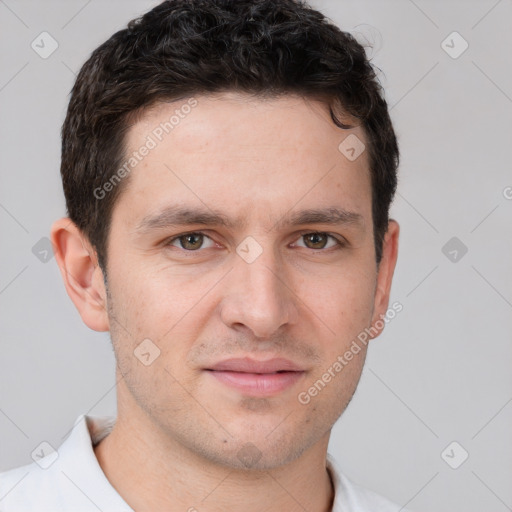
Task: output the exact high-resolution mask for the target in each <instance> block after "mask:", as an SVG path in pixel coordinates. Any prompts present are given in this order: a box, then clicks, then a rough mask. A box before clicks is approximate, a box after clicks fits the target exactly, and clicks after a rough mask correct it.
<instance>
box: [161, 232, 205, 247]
mask: <svg viewBox="0 0 512 512" xmlns="http://www.w3.org/2000/svg"><path fill="white" fill-rule="evenodd" d="M205 239H207V240H210V238H209V237H208V236H206V235H203V234H202V233H186V234H184V235H180V236H177V237H176V238H173V239H172V240H170V241H169V244H168V245H172V246H174V247H177V248H178V249H185V250H187V251H197V250H198V249H201V248H202V247H203V244H204V242H205ZM177 244H179V245H177ZM210 246H211V244H210Z"/></svg>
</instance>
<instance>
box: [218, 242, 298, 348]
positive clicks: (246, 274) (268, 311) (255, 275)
mask: <svg viewBox="0 0 512 512" xmlns="http://www.w3.org/2000/svg"><path fill="white" fill-rule="evenodd" d="M235 256H236V257H235V263H234V268H233V270H232V271H231V272H229V274H228V275H227V276H226V281H225V282H224V289H223V298H222V301H221V305H220V315H221V319H222V321H223V323H224V324H225V325H226V326H228V327H229V328H231V329H235V330H238V331H243V330H247V329H249V330H250V331H251V332H250V333H249V334H250V335H251V336H252V337H255V338H261V339H269V338H271V337H272V335H275V333H276V332H278V331H279V329H282V328H283V327H284V326H286V325H292V324H294V323H296V321H297V318H298V311H297V302H298V297H297V295H296V294H295V292H294V291H293V283H292V282H291V277H290V273H288V274H287V273H286V272H285V268H284V265H283V262H282V261H281V260H280V259H279V258H276V256H275V255H274V254H273V251H272V250H270V249H264V250H263V252H262V253H261V254H260V256H259V257H258V258H257V259H256V260H255V261H253V262H251V263H248V262H247V261H245V260H244V259H243V258H241V257H239V256H238V255H235ZM246 334H247V333H246Z"/></svg>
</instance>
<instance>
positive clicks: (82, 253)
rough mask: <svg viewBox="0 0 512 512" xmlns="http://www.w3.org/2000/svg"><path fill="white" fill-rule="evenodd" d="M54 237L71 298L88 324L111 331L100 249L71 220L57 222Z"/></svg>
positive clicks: (52, 231) (54, 225)
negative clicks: (97, 249)
mask: <svg viewBox="0 0 512 512" xmlns="http://www.w3.org/2000/svg"><path fill="white" fill-rule="evenodd" d="M51 240H52V244H53V250H54V253H55V259H56V261H57V264H58V265H59V268H60V272H61V274H62V279H63V281H64V285H65V287H66V291H67V292H68V295H69V297H70V298H71V300H72V301H73V303H74V304H75V306H76V308H77V309H78V312H79V313H80V316H81V317H82V320H83V321H84V323H85V324H86V325H87V326H88V327H90V328H91V329H93V330H94V331H108V330H109V323H108V314H107V298H106V296H107V294H106V290H105V284H104V281H103V272H102V270H101V268H100V266H99V265H98V259H97V254H96V251H95V250H94V249H93V247H92V246H91V244H90V243H89V241H88V240H87V238H86V237H85V236H84V235H83V234H82V232H81V231H80V230H79V229H78V227H77V226H76V224H74V223H73V222H72V221H71V219H69V218H67V217H64V218H62V219H59V220H57V221H55V222H54V224H53V225H52V229H51Z"/></svg>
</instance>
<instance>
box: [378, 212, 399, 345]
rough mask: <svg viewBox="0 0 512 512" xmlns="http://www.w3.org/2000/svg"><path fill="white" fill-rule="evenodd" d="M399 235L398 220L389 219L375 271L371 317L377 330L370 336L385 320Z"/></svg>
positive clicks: (380, 328) (382, 327)
mask: <svg viewBox="0 0 512 512" xmlns="http://www.w3.org/2000/svg"><path fill="white" fill-rule="evenodd" d="M399 235H400V226H399V224H398V222H396V221H395V220H393V219H390V221H389V224H388V229H387V231H386V234H385V236H384V243H383V246H382V259H381V262H380V265H379V270H378V273H377V283H376V288H375V297H374V309H373V317H372V327H373V328H374V329H373V330H376V331H378V332H377V334H375V335H373V336H372V338H376V337H377V336H379V335H380V334H381V332H382V331H383V330H384V325H385V322H384V321H383V320H382V319H383V318H384V317H385V315H386V312H387V308H388V305H389V296H390V293H391V283H392V280H393V274H394V271H395V266H396V261H397V259H398V237H399Z"/></svg>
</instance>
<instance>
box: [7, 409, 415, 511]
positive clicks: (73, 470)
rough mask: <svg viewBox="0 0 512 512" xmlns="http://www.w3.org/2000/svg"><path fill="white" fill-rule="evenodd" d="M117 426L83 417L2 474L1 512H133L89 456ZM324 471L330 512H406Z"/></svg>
mask: <svg viewBox="0 0 512 512" xmlns="http://www.w3.org/2000/svg"><path fill="white" fill-rule="evenodd" d="M115 420H116V418H115V417H114V416H105V417H96V416H86V415H84V414H82V415H80V416H79V417H78V419H77V420H76V422H75V426H74V427H73V430H72V431H71V434H70V435H69V436H68V437H67V439H66V440H65V441H64V442H63V443H62V445H61V446H60V448H59V449H58V450H57V451H53V450H52V448H51V447H50V445H48V444H46V445H45V444H43V445H40V447H39V448H38V449H36V450H35V452H34V453H33V458H34V460H35V461H34V462H32V463H31V464H27V465H26V466H21V467H18V468H14V469H10V470H8V471H5V472H3V473H0V512H98V511H102V512H133V509H132V508H130V507H129V506H128V505H127V503H126V502H125V501H124V500H123V498H122V497H121V496H120V495H119V494H118V492H117V491H116V490H115V489H114V487H112V485H111V484H110V482H109V481H108V479H107V477H106V476H105V474H104V473H103V471H102V469H101V466H100V465H99V463H98V460H97V459H96V456H95V454H94V450H93V446H94V445H96V444H97V443H99V442H100V441H101V440H102V439H103V438H104V437H105V436H107V435H108V434H109V433H110V431H111V430H112V428H113V426H114V423H115ZM326 465H327V468H328V470H329V472H330V474H331V478H332V481H333V484H334V491H335V496H334V504H333V508H332V512H399V511H401V512H407V511H406V510H405V509H402V508H401V507H400V506H399V505H397V504H394V503H392V502H391V501H389V500H387V499H386V498H384V497H382V496H380V495H378V494H376V493H374V492H373V491H370V490H368V489H366V488H364V487H361V486H359V485H357V484H355V483H353V482H351V481H350V480H349V479H348V478H347V477H346V476H345V475H344V474H343V473H342V472H341V471H340V469H339V468H338V467H337V466H336V463H335V462H334V460H333V458H332V456H331V455H329V454H328V455H327V462H326ZM198 510H200V507H198Z"/></svg>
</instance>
